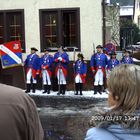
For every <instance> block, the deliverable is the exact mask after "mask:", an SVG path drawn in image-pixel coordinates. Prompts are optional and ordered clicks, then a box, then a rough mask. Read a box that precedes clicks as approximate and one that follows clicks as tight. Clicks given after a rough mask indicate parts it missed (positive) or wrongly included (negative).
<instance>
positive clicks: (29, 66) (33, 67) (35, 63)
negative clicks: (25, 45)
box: [24, 48, 40, 93]
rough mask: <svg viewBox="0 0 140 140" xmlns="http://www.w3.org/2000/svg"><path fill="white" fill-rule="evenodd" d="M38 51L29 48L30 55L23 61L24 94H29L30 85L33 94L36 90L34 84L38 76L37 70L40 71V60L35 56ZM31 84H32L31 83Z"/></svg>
mask: <svg viewBox="0 0 140 140" xmlns="http://www.w3.org/2000/svg"><path fill="white" fill-rule="evenodd" d="M37 51H38V50H37V49H36V48H31V54H29V55H28V56H27V58H26V60H25V63H24V64H25V66H26V83H27V89H26V91H25V92H26V93H28V92H30V89H31V84H32V89H33V93H35V90H36V84H37V79H36V78H37V75H39V69H40V59H39V56H38V55H37V54H36V52H37ZM31 82H32V83H31Z"/></svg>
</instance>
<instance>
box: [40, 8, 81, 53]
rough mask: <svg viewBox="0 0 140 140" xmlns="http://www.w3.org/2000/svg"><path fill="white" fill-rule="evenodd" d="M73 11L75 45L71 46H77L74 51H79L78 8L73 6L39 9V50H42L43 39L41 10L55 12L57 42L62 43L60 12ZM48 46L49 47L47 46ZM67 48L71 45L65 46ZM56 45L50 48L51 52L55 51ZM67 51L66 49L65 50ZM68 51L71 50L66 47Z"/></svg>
mask: <svg viewBox="0 0 140 140" xmlns="http://www.w3.org/2000/svg"><path fill="white" fill-rule="evenodd" d="M72 11H75V12H76V21H77V22H76V43H77V46H73V47H77V48H78V49H77V50H76V51H81V39H80V8H79V7H75V8H52V9H39V22H40V50H41V52H43V49H44V47H43V46H44V39H43V34H44V31H43V20H44V19H43V12H56V13H57V23H58V29H57V35H58V37H57V42H58V44H61V45H62V44H63V39H62V28H63V26H62V18H63V17H62V13H64V12H72ZM48 48H50V47H48ZM67 48H71V47H67ZM56 49H57V48H56V47H53V49H51V52H55V51H56ZM66 51H67V50H66ZM68 51H73V50H71V49H68Z"/></svg>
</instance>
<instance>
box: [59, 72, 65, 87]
mask: <svg viewBox="0 0 140 140" xmlns="http://www.w3.org/2000/svg"><path fill="white" fill-rule="evenodd" d="M57 79H58V85H66V78H65V76H64V73H63V71H62V69H58V71H57Z"/></svg>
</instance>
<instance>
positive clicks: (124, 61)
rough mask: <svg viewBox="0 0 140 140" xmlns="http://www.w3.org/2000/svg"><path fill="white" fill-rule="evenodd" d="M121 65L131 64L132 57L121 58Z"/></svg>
mask: <svg viewBox="0 0 140 140" xmlns="http://www.w3.org/2000/svg"><path fill="white" fill-rule="evenodd" d="M121 63H122V64H133V63H134V62H133V59H132V57H123V58H122V60H121Z"/></svg>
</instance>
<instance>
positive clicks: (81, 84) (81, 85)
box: [79, 83, 83, 95]
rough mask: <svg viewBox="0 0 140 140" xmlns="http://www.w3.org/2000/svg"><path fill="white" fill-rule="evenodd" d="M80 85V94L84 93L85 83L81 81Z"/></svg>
mask: <svg viewBox="0 0 140 140" xmlns="http://www.w3.org/2000/svg"><path fill="white" fill-rule="evenodd" d="M79 87H80V95H83V94H82V90H83V83H79Z"/></svg>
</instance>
